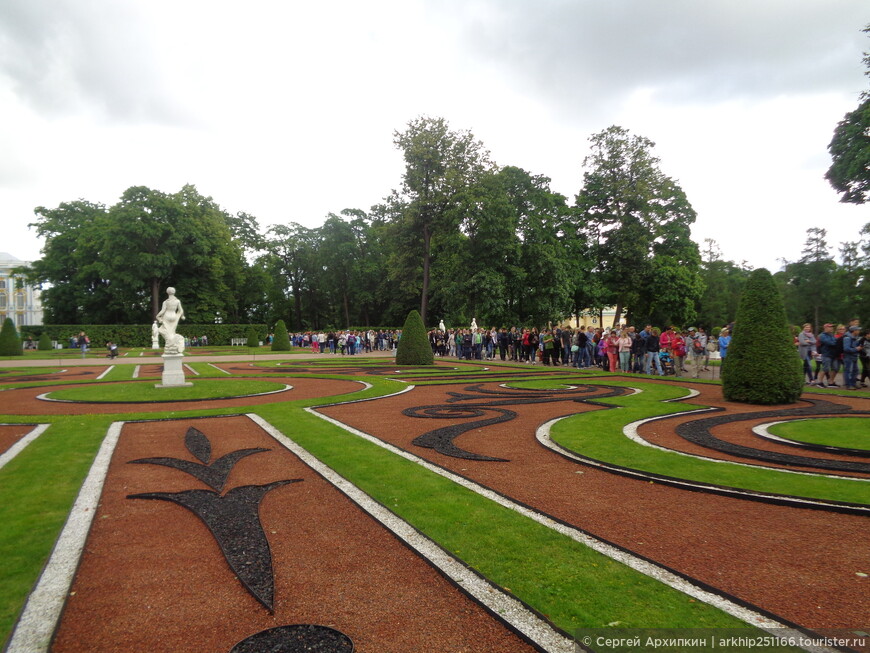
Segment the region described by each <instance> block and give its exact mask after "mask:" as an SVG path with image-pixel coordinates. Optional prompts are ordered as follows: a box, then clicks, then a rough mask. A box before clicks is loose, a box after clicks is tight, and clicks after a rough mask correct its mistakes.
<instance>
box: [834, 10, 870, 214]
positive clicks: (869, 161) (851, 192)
mask: <svg viewBox="0 0 870 653" xmlns="http://www.w3.org/2000/svg"><path fill="white" fill-rule="evenodd" d="M864 32H865V33H867V34H870V25H868V26H867V27H865V28H864ZM864 65H865V66H867V70H866V71H865V73H864V74H865V75H867V76H868V77H870V53H867V52H865V53H864ZM828 151H829V152H830V153H831V159H832V163H831V167H830V168H828V172H827V173H826V174H825V178H826V179H827V180H828V181H829V182H830V184H831V186H833V187H834V190H836V191H837V192H838V193H840V195H841V197H840V201H841V202H851V203H853V204H864V203H865V202H867V200H868V199H870V91H864V92H863V93H862V94H861V104H859V105H858V108H857V109H855V110H854V111H850V112H849V113H847V114H846V116H845V117H844V118H843V120H841V121H840V122H839V124H837V127H836V129H835V130H834V138H833V139H832V140H831V143H830V145H828Z"/></svg>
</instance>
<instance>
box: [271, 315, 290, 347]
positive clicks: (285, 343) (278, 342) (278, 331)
mask: <svg viewBox="0 0 870 653" xmlns="http://www.w3.org/2000/svg"><path fill="white" fill-rule="evenodd" d="M290 349H291V347H290V338H289V337H288V336H287V325H286V324H284V320H278V324H276V325H275V337H274V338H272V351H290Z"/></svg>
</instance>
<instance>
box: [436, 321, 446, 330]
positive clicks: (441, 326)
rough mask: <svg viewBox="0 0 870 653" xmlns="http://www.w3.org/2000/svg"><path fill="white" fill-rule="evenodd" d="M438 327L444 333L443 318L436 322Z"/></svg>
mask: <svg viewBox="0 0 870 653" xmlns="http://www.w3.org/2000/svg"><path fill="white" fill-rule="evenodd" d="M438 329H439V330H440V331H441V333H445V332H446V331H447V327H445V326H444V320H441V321H440V322H439V323H438Z"/></svg>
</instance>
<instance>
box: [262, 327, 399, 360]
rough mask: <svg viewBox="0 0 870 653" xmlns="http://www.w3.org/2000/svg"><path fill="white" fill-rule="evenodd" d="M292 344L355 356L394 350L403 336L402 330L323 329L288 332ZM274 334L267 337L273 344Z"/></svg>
mask: <svg viewBox="0 0 870 653" xmlns="http://www.w3.org/2000/svg"><path fill="white" fill-rule="evenodd" d="M287 335H288V337H289V338H290V345H291V346H293V347H302V348H306V349H309V348H310V349H311V351H313V352H314V353H320V354H325V353H327V352H329V353H330V354H338V355H342V356H353V355H356V354H369V353H371V352H373V351H392V350H394V349H396V347H397V346H398V344H399V338H401V337H402V332H401V330H384V329H378V330H375V329H369V330H368V331H364V330H359V331H352V330H349V331H321V332H316V333H315V332H310V331H309V332H306V333H288V334H287ZM273 339H274V334H271V333H270V334H269V336H268V338H267V339H266V341H267V343H268V344H272V340H273Z"/></svg>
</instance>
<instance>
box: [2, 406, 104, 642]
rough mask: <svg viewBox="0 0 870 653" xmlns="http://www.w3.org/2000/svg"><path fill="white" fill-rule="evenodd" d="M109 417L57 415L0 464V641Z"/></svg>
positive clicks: (47, 549)
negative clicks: (45, 428) (1, 562)
mask: <svg viewBox="0 0 870 653" xmlns="http://www.w3.org/2000/svg"><path fill="white" fill-rule="evenodd" d="M111 421H112V420H111V419H110V418H109V419H107V418H106V417H104V416H99V417H96V416H78V417H68V418H62V419H56V422H55V424H53V425H52V426H51V427H49V429H48V430H47V431H46V432H45V433H43V434H42V435H41V436H40V437H38V438H37V439H36V440H35V441H33V442H32V443H31V444H30V445H28V446H27V448H26V449H24V451H22V452H21V453H20V454H18V456H16V457H15V458H14V459H13V460H11V461H10V462H9V463H8V464H7V465H6V466H5V467H4V468H3V469H2V470H0V497H2V501H0V524H3V527H2V528H0V560H3V573H2V574H0V641H3V640H5V639H6V637H7V636H8V634H9V632H10V630H11V628H12V625H13V624H14V622H15V619H16V617H17V615H18V612H19V611H20V610H21V607H22V606H23V604H24V601H25V599H26V598H27V595H28V593H29V592H30V590H31V588H32V587H33V584H34V582H35V581H36V578H37V577H38V575H39V573H40V571H41V570H42V567H43V565H44V564H45V561H46V560H47V559H48V556H49V554H50V553H51V549H52V547H53V546H54V542H55V539H56V538H57V536H58V533H59V532H60V529H61V527H62V526H63V524H64V523H65V522H66V518H67V515H68V514H69V511H70V509H71V508H72V504H73V501H74V500H75V497H76V495H77V494H78V490H79V488H80V487H81V484H82V482H83V481H84V478H85V476H86V475H87V472H88V470H89V469H90V466H91V463H92V462H93V459H94V456H95V455H96V453H97V450H98V449H99V445H100V443H101V442H102V440H103V436H105V434H106V429H107V428H108V426H109V424H110V423H111Z"/></svg>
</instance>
